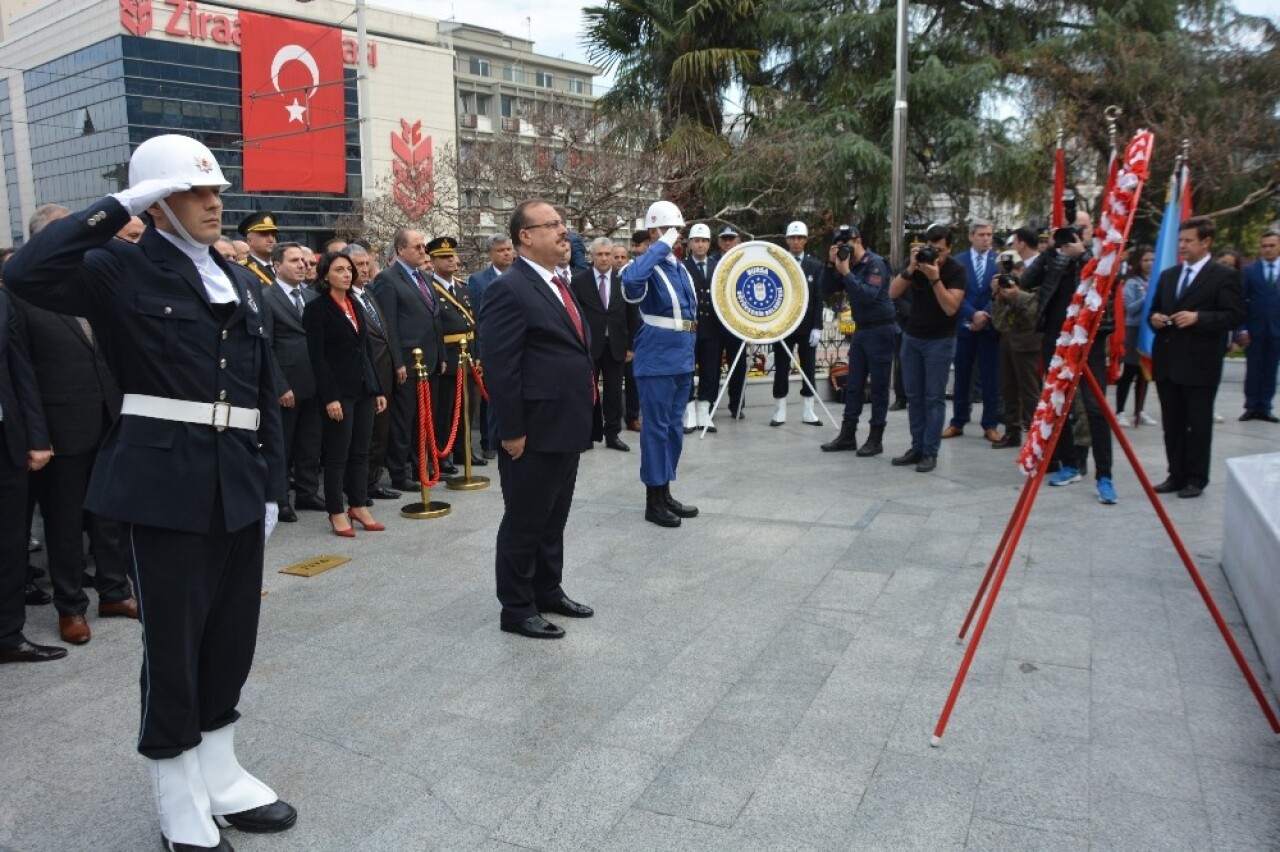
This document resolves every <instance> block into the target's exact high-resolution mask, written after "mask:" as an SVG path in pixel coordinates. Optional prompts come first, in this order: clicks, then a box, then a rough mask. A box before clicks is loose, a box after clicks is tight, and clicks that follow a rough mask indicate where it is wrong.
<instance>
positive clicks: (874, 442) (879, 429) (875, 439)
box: [858, 426, 884, 458]
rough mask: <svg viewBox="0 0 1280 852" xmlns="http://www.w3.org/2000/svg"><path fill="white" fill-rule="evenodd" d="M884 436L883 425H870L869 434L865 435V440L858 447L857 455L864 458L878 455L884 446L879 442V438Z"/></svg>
mask: <svg viewBox="0 0 1280 852" xmlns="http://www.w3.org/2000/svg"><path fill="white" fill-rule="evenodd" d="M883 437H884V427H883V426H872V427H871V434H870V435H868V436H867V442H866V443H865V444H863V445H862V446H861V447H858V455H859V456H862V457H863V458H866V457H867V456H878V455H880V454H881V453H883V452H884V447H883V446H881V444H880V439H881V438H883Z"/></svg>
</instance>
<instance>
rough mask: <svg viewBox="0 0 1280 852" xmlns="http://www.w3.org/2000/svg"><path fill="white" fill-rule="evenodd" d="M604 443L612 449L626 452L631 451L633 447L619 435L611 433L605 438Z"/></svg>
mask: <svg viewBox="0 0 1280 852" xmlns="http://www.w3.org/2000/svg"><path fill="white" fill-rule="evenodd" d="M604 445H605V446H606V447H608V448H609V449H611V450H620V451H621V452H624V453H629V452H631V447H629V446H627V444H626V443H625V442H624V441H623V440H622V439H621V438H619V437H618V436H617V435H610V436H609V437H608V438H605V439H604Z"/></svg>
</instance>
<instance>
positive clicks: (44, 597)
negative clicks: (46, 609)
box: [26, 583, 53, 606]
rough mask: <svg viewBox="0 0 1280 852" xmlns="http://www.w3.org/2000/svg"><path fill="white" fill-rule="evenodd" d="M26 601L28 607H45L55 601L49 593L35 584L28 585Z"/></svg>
mask: <svg viewBox="0 0 1280 852" xmlns="http://www.w3.org/2000/svg"><path fill="white" fill-rule="evenodd" d="M26 599H27V606H45V605H46V604H49V603H51V602H52V601H53V598H51V597H49V593H48V592H46V591H45V590H44V589H42V588H40V587H39V586H37V585H36V584H35V583H27V588H26Z"/></svg>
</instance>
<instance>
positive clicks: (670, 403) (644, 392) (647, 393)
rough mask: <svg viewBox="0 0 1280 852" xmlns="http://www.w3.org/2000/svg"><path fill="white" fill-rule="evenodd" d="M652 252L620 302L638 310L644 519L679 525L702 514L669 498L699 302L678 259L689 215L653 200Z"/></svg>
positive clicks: (633, 267)
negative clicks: (683, 228)
mask: <svg viewBox="0 0 1280 852" xmlns="http://www.w3.org/2000/svg"><path fill="white" fill-rule="evenodd" d="M645 224H646V225H647V226H648V228H649V240H650V241H649V247H648V248H647V249H646V250H645V252H644V254H641V255H640V256H638V257H637V258H636V259H635V260H633V261H632V262H631V263H630V265H628V266H627V268H626V269H624V270H622V297H623V298H624V299H626V300H627V301H628V302H631V303H633V304H639V306H640V327H639V330H637V331H636V339H635V348H634V351H635V357H634V358H633V359H632V363H633V365H634V367H635V374H636V384H637V385H638V387H639V391H640V416H641V417H642V418H643V420H644V428H643V429H642V430H641V431H640V479H641V481H643V482H644V484H645V490H646V494H645V510H644V518H645V520H646V521H650V522H652V523H655V524H657V525H658V526H663V527H678V526H680V519H681V518H692V517H695V516H696V515H697V514H698V510H697V508H695V507H694V506H686V505H684V504H682V503H680V502H679V501H678V500H676V499H675V498H674V497H672V496H671V480H673V479H675V478H676V466H677V465H678V464H679V463H680V450H681V448H682V447H683V446H684V421H683V414H684V409H685V405H686V404H687V403H688V402H689V390H690V389H691V388H692V387H693V349H694V341H695V338H696V333H697V329H698V323H697V320H696V317H697V316H698V301H697V296H696V294H695V292H694V289H693V280H692V279H691V278H690V277H689V272H688V270H686V269H685V268H684V267H683V266H681V265H680V261H679V260H678V259H677V258H676V255H675V247H676V242H677V241H678V240H679V239H680V229H681V228H682V227H684V216H682V215H681V213H680V210H679V208H677V207H676V206H675V205H674V204H672V203H671V202H670V201H655V202H654V203H653V204H651V205H650V206H649V210H648V212H647V213H646V214H645Z"/></svg>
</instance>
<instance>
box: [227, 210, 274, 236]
mask: <svg viewBox="0 0 1280 852" xmlns="http://www.w3.org/2000/svg"><path fill="white" fill-rule="evenodd" d="M236 230H237V231H239V232H240V236H242V237H247V236H249V232H250V231H254V232H257V233H263V232H264V231H278V230H280V227H279V226H278V225H276V214H274V213H271V212H270V211H267V210H255V211H253V212H252V213H250V214H249V215H248V216H245V217H244V218H243V219H241V220H240V224H239V225H237V226H236Z"/></svg>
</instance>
